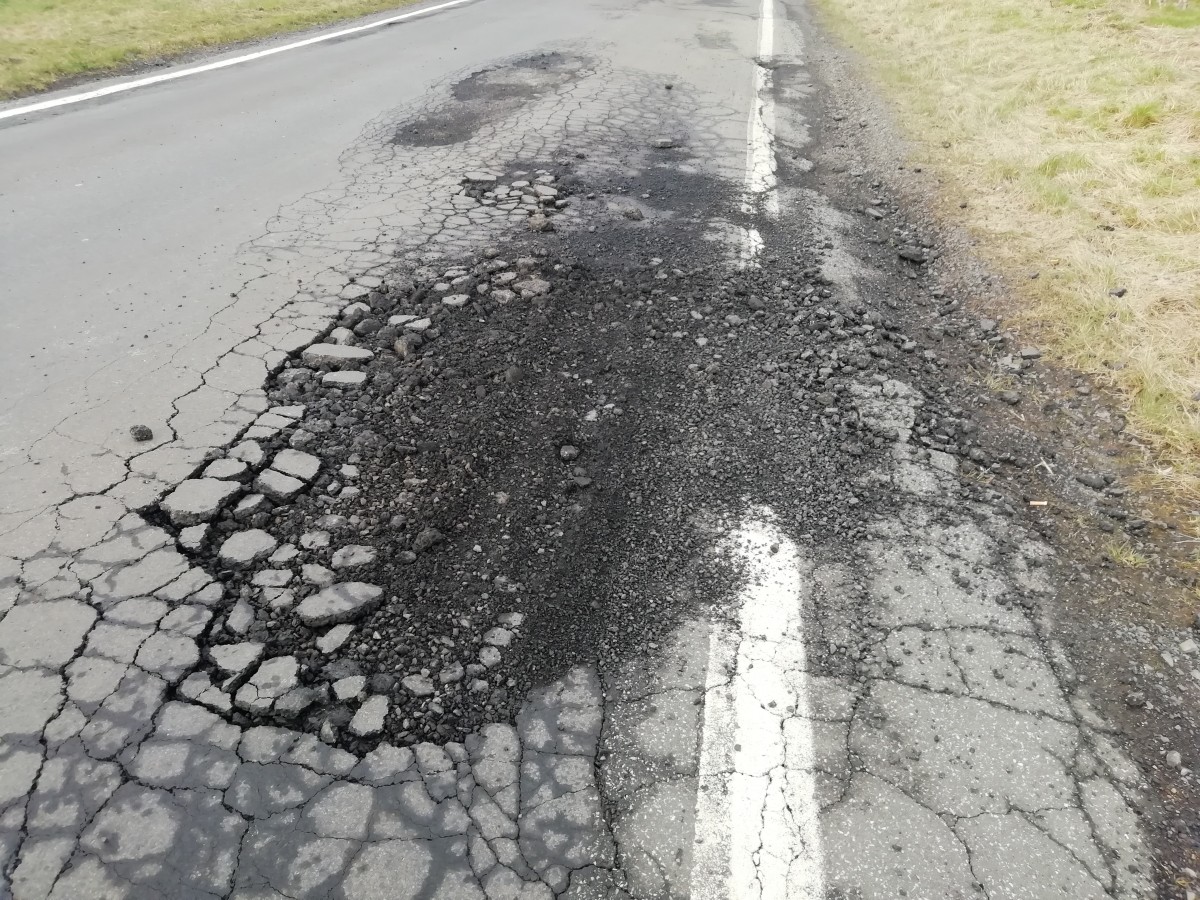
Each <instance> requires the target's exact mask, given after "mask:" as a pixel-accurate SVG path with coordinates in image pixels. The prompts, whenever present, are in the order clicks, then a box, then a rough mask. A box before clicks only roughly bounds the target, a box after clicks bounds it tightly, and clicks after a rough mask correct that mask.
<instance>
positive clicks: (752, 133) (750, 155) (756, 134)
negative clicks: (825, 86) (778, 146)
mask: <svg viewBox="0 0 1200 900" xmlns="http://www.w3.org/2000/svg"><path fill="white" fill-rule="evenodd" d="M774 44H775V2H774V0H762V8H761V11H760V13H759V18H758V56H757V58H756V60H755V66H754V94H753V99H752V101H751V105H750V123H749V127H748V129H747V136H746V191H747V195H748V196H747V202H746V204H745V206H746V207H747V212H752V211H754V210H755V208H756V207H758V206H759V205H761V207H762V209H763V211H765V212H767V213H768V214H771V215H775V214H777V213H778V212H779V196H778V194H777V193H776V191H775V186H776V178H775V100H774V98H773V97H772V96H771V87H772V78H771V70H770V69H769V68H767V67H766V65H765V64H766V63H768V62H769V61H770V59H771V57H772V55H773V54H774ZM756 201H758V202H756Z"/></svg>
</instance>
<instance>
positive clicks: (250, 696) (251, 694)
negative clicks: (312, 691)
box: [233, 656, 300, 712]
mask: <svg viewBox="0 0 1200 900" xmlns="http://www.w3.org/2000/svg"><path fill="white" fill-rule="evenodd" d="M299 678H300V663H299V662H298V661H297V659H296V657H294V656H277V657H275V658H274V659H268V660H267V661H266V662H265V663H263V664H262V665H261V666H259V667H258V671H257V672H255V673H254V674H253V675H252V676H251V677H250V680H249V681H247V682H246V683H245V684H243V685H242V686H241V687H240V688H238V692H237V694H236V695H235V696H234V699H233V703H234V706H237V707H238V708H239V709H244V710H246V711H247V712H266V711H267V710H269V709H270V708H271V706H272V704H274V702H275V701H276V700H278V699H279V698H280V697H282V696H284V695H285V694H286V693H288V691H290V690H292V689H293V688H295V687H298V685H299Z"/></svg>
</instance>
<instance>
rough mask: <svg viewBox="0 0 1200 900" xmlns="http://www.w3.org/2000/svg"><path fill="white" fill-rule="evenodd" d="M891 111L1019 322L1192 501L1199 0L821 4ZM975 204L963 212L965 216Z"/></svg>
mask: <svg viewBox="0 0 1200 900" xmlns="http://www.w3.org/2000/svg"><path fill="white" fill-rule="evenodd" d="M817 5H818V6H819V7H820V9H821V11H822V16H823V19H824V20H825V21H826V23H827V25H828V26H829V27H830V28H831V29H832V30H833V31H834V32H835V33H837V34H839V35H840V36H842V37H843V39H844V40H846V42H847V43H848V44H849V45H850V46H852V47H854V48H855V49H856V50H858V51H859V52H860V54H861V55H862V56H863V58H864V59H865V60H866V61H867V65H868V66H869V67H870V68H871V69H872V70H873V74H874V75H875V76H876V77H877V79H878V81H879V82H880V83H881V84H882V85H883V86H884V89H885V91H886V93H888V94H889V95H890V98H891V99H892V100H893V101H894V104H895V106H896V108H897V111H898V112H899V119H900V121H901V122H903V123H904V127H905V128H906V129H907V130H908V132H909V135H910V136H911V138H912V140H913V146H914V148H915V153H916V154H917V155H918V156H919V157H920V162H921V163H922V164H923V165H925V166H927V167H928V168H929V169H930V170H931V171H935V172H937V173H938V174H939V175H941V176H942V177H943V183H944V185H945V198H944V199H945V200H946V201H947V202H946V209H947V211H948V212H949V211H952V215H953V217H954V218H955V219H956V220H957V221H959V222H960V223H962V224H965V225H966V226H967V227H968V228H969V229H970V230H971V231H972V232H973V233H974V234H975V235H976V236H977V237H978V238H980V249H981V251H982V253H983V254H984V256H985V257H987V258H988V259H989V260H990V261H991V262H992V263H993V264H995V265H997V266H998V267H999V268H1001V269H1002V270H1005V271H1008V272H1010V273H1011V274H1013V275H1017V276H1024V275H1025V274H1027V273H1029V272H1031V271H1036V272H1040V273H1041V276H1040V277H1039V278H1038V279H1037V280H1030V279H1028V278H1023V277H1022V278H1019V279H1017V278H1015V279H1014V283H1015V284H1022V285H1023V287H1022V288H1021V290H1022V291H1023V293H1024V297H1022V301H1023V303H1022V313H1021V316H1020V318H1021V321H1022V324H1023V325H1024V326H1027V327H1036V328H1038V329H1039V330H1040V331H1041V333H1042V336H1043V337H1042V339H1043V340H1045V341H1048V342H1049V343H1050V344H1051V345H1052V346H1053V347H1055V349H1057V350H1058V351H1059V352H1060V353H1061V354H1062V356H1063V357H1064V358H1065V359H1066V360H1067V361H1068V362H1069V363H1071V364H1072V365H1075V366H1077V367H1079V368H1081V369H1083V370H1085V371H1089V372H1092V373H1096V374H1099V375H1101V376H1103V377H1104V378H1105V379H1106V380H1107V381H1108V383H1110V384H1111V385H1112V386H1114V387H1116V388H1117V389H1119V390H1120V391H1121V392H1123V393H1124V395H1125V396H1126V398H1127V400H1128V407H1129V414H1130V415H1129V419H1130V423H1131V425H1132V426H1133V427H1134V428H1135V429H1136V430H1137V432H1138V433H1139V434H1140V435H1142V436H1143V437H1144V438H1146V439H1148V440H1149V442H1150V443H1151V444H1152V445H1153V446H1154V448H1155V449H1156V451H1157V453H1158V464H1159V465H1158V471H1157V475H1156V479H1157V480H1159V481H1160V482H1162V483H1165V485H1166V486H1168V487H1169V488H1170V489H1171V490H1173V491H1175V492H1176V493H1177V494H1178V495H1179V496H1181V497H1187V498H1189V499H1192V500H1194V499H1196V498H1200V403H1198V402H1197V400H1198V399H1200V394H1198V393H1197V392H1198V391H1200V8H1198V6H1200V5H1198V4H1197V3H1196V0H1192V3H1191V4H1190V6H1189V5H1185V6H1183V7H1180V6H1179V5H1177V2H1176V0H1170V3H1169V4H1168V5H1159V3H1158V2H1157V0H1151V2H1150V3H1147V2H1145V0H986V2H985V0H817ZM963 201H966V206H965V207H964V208H961V209H960V208H959V204H960V203H961V202H963Z"/></svg>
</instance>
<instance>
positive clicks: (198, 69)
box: [0, 0, 474, 120]
mask: <svg viewBox="0 0 1200 900" xmlns="http://www.w3.org/2000/svg"><path fill="white" fill-rule="evenodd" d="M472 2H474V0H447V2H445V3H439V4H437V5H436V6H426V7H424V8H422V9H414V10H412V11H411V12H406V13H402V14H401V15H398V16H390V17H388V18H386V19H379V20H377V21H375V22H367V23H366V24H364V25H355V26H354V27H353V28H343V29H342V30H341V31H332V32H329V33H328V34H318V35H316V36H314V37H310V38H305V39H304V40H302V41H294V42H292V43H290V44H283V45H281V46H279V47H271V48H269V49H267V50H257V51H255V52H254V53H247V54H245V55H244V56H235V57H232V58H230V59H222V60H218V61H217V62H210V63H205V64H204V65H202V66H192V67H191V68H189V69H177V70H175V71H173V72H164V73H163V74H161V75H151V76H149V77H147V78H138V79H137V80H135V81H125V82H122V83H121V84H110V85H109V86H108V87H102V88H97V89H96V90H93V91H84V92H82V93H79V94H71V95H69V96H66V97H59V98H57V99H54V100H43V101H41V102H39V103H30V104H27V105H26V106H18V107H15V108H13V109H6V110H0V120H2V119H11V118H13V117H14V116H27V115H29V114H30V113H36V112H42V111H43V110H47V109H55V108H57V107H59V106H69V105H71V104H72V103H83V102H85V101H87V100H95V99H97V98H99V97H109V96H112V95H113V94H120V93H123V92H125V91H132V90H134V89H136V88H140V87H146V86H147V85H151V84H158V83H159V82H163V81H174V80H175V79H177V78H187V77H188V76H189V75H199V74H201V73H202V72H213V71H215V70H217V69H227V68H229V67H230V66H238V65H241V64H242V63H247V62H252V61H253V60H256V59H262V58H263V57H264V56H274V55H275V54H276V53H286V52H287V51H288V50H297V49H299V48H300V47H308V46H311V45H312V44H319V43H321V42H322V41H332V40H334V39H336V38H342V37H346V36H347V35H351V34H361V33H362V32H364V31H370V30H372V29H374V28H382V27H383V26H385V25H394V24H395V23H396V22H403V21H405V20H406V19H412V18H415V17H417V16H423V15H426V14H428V13H433V12H438V11H439V10H443V9H449V8H450V7H452V6H461V5H463V4H464V3H472Z"/></svg>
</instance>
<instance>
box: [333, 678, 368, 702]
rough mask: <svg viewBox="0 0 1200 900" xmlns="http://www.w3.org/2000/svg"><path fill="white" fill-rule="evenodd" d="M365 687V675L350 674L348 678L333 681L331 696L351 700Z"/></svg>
mask: <svg viewBox="0 0 1200 900" xmlns="http://www.w3.org/2000/svg"><path fill="white" fill-rule="evenodd" d="M366 688H367V676H366V675H351V676H350V677H349V678H339V679H338V680H337V681H335V682H334V683H333V696H335V697H337V698H338V699H339V700H353V699H354V698H356V697H358V696H360V695H361V694H362V692H363V691H364V690H366Z"/></svg>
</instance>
